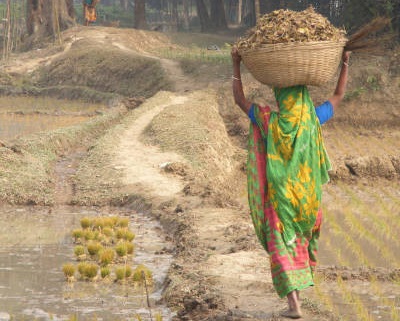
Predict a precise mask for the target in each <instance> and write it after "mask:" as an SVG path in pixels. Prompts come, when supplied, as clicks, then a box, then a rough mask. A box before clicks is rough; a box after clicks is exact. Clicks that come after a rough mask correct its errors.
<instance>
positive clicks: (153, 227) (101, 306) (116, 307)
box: [0, 206, 172, 321]
mask: <svg viewBox="0 0 400 321" xmlns="http://www.w3.org/2000/svg"><path fill="white" fill-rule="evenodd" d="M99 215H101V216H108V215H120V216H123V217H129V220H130V226H131V230H132V231H133V232H134V233H135V234H136V237H135V240H134V244H135V254H134V258H133V260H132V262H127V264H129V265H131V266H132V267H134V266H136V265H139V264H144V265H145V266H146V267H148V268H149V269H150V270H151V271H152V273H153V279H154V286H152V287H151V288H150V289H149V291H150V293H149V299H150V304H151V310H149V309H148V303H147V295H146V291H145V288H144V287H135V286H132V285H131V284H129V283H126V284H124V283H119V282H114V280H108V281H106V280H95V281H78V280H77V281H74V282H67V281H66V278H65V276H64V273H63V271H62V266H63V264H65V263H68V262H71V263H76V259H75V257H74V253H73V247H74V244H73V239H72V237H71V231H72V230H73V229H75V228H77V227H79V222H80V219H81V218H82V217H97V216H99ZM0 219H1V221H2V222H3V223H2V224H1V227H0V284H1V286H0V307H1V308H0V319H1V320H70V319H71V318H72V317H76V318H77V319H78V320H110V321H111V320H127V319H136V318H137V315H140V316H141V318H142V319H143V320H148V319H149V315H150V313H152V314H153V315H156V314H159V315H161V316H162V317H163V320H169V319H170V317H171V315H170V312H169V311H168V309H166V307H164V306H159V305H157V301H158V300H159V299H160V297H161V290H162V288H163V282H164V279H165V276H166V273H167V270H168V268H169V266H170V263H171V258H172V255H171V254H170V253H171V251H172V249H171V245H170V244H169V242H168V241H166V239H165V236H164V234H163V232H162V230H161V228H160V226H159V225H158V223H157V222H156V221H154V220H152V219H150V218H149V217H147V216H145V215H144V214H140V213H136V212H133V211H127V210H122V209H121V210H118V209H104V208H102V209H96V208H83V207H66V206H63V207H57V208H52V209H50V208H46V207H14V206H2V207H1V208H0Z"/></svg>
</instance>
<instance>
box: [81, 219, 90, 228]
mask: <svg viewBox="0 0 400 321" xmlns="http://www.w3.org/2000/svg"><path fill="white" fill-rule="evenodd" d="M90 224H91V220H90V218H88V217H84V218H82V219H81V227H82V228H83V229H87V228H89V227H90Z"/></svg>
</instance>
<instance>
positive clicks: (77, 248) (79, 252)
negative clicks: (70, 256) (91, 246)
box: [74, 245, 85, 257]
mask: <svg viewBox="0 0 400 321" xmlns="http://www.w3.org/2000/svg"><path fill="white" fill-rule="evenodd" d="M74 254H75V255H76V256H78V257H79V256H81V255H83V254H85V248H84V247H83V246H82V245H77V246H75V247H74Z"/></svg>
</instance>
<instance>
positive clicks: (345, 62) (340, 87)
mask: <svg viewBox="0 0 400 321" xmlns="http://www.w3.org/2000/svg"><path fill="white" fill-rule="evenodd" d="M350 54H351V53H350V52H349V51H344V52H343V55H342V69H341V70H340V74H339V79H338V82H337V85H336V89H335V92H334V93H333V96H332V97H331V98H329V101H330V102H331V104H332V106H333V108H336V107H338V106H339V105H340V103H341V102H342V100H343V98H344V94H345V92H346V85H347V76H348V73H349V59H350Z"/></svg>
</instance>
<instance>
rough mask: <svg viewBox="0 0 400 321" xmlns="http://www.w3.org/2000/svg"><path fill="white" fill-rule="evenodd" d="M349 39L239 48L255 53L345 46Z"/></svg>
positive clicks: (243, 52)
mask: <svg viewBox="0 0 400 321" xmlns="http://www.w3.org/2000/svg"><path fill="white" fill-rule="evenodd" d="M347 41H348V40H347V39H346V38H344V39H340V40H324V41H308V42H300V41H295V42H282V43H271V44H261V45H260V46H258V47H255V48H246V49H239V48H238V51H239V54H240V55H243V54H247V53H254V52H257V51H263V52H268V51H278V50H298V49H300V50H311V49H320V48H321V49H322V48H332V47H333V46H337V47H344V45H345V44H346V42H347Z"/></svg>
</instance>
